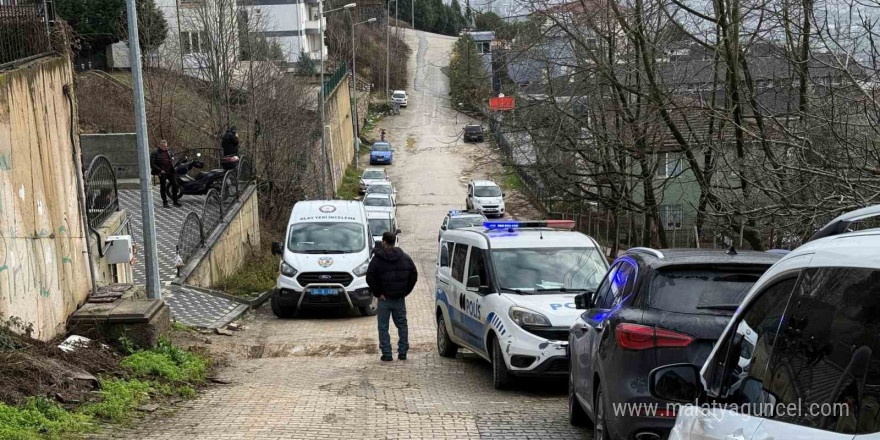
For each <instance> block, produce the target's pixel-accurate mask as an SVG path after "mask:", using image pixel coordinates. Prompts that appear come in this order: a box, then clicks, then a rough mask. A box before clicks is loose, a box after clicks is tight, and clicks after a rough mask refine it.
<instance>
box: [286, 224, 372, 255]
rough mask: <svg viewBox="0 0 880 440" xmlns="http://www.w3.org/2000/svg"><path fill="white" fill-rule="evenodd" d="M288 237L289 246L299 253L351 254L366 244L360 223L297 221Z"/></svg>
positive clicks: (292, 250)
mask: <svg viewBox="0 0 880 440" xmlns="http://www.w3.org/2000/svg"><path fill="white" fill-rule="evenodd" d="M288 237H289V239H288V241H287V248H288V249H290V251H291V252H293V253H297V254H350V253H355V252H360V251H362V250H363V249H364V247H365V246H366V243H365V242H364V226H363V225H362V224H359V223H297V224H295V225H291V226H290V233H289V234H288Z"/></svg>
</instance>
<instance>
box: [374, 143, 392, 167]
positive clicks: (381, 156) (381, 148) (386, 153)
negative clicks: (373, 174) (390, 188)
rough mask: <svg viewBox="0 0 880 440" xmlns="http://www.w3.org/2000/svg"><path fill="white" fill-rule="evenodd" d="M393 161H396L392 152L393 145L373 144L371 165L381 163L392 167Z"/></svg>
mask: <svg viewBox="0 0 880 440" xmlns="http://www.w3.org/2000/svg"><path fill="white" fill-rule="evenodd" d="M392 160H394V157H393V155H392V152H391V144H389V143H388V142H384V141H379V142H376V143H374V144H373V147H372V148H371V149H370V165H375V164H380V163H384V164H388V165H391V161H392Z"/></svg>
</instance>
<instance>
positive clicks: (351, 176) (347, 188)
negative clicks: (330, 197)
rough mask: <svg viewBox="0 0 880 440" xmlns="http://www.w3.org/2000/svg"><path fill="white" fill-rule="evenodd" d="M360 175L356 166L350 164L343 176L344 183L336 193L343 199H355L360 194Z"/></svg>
mask: <svg viewBox="0 0 880 440" xmlns="http://www.w3.org/2000/svg"><path fill="white" fill-rule="evenodd" d="M360 177H361V176H360V174H358V172H357V170H355V169H354V167H352V166H349V167H348V168H346V169H345V175H344V176H342V184H341V185H339V189H338V190H337V191H336V195H337V196H338V197H339V198H340V199H343V200H353V199H355V198H356V197H358V196H359V195H360V193H359V191H358V181H360Z"/></svg>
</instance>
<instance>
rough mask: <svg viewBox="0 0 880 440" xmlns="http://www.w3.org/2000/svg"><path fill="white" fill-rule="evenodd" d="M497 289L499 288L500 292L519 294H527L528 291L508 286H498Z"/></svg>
mask: <svg viewBox="0 0 880 440" xmlns="http://www.w3.org/2000/svg"><path fill="white" fill-rule="evenodd" d="M499 290H501V291H502V292H510V293H516V294H519V295H528V293H526V292H523V291H522V290H519V289H510V288H507V287H502V288H500V289H499Z"/></svg>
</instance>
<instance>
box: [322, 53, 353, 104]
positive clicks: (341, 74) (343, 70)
mask: <svg viewBox="0 0 880 440" xmlns="http://www.w3.org/2000/svg"><path fill="white" fill-rule="evenodd" d="M346 74H348V66H347V65H346V64H345V63H342V64H340V65H339V68H338V69H336V71H335V72H333V75H330V78H329V79H327V82H325V83H324V99H326V98H327V96H330V92H332V91H333V89H335V88H336V86H338V85H339V83H340V82H341V81H342V79H343V78H345V75H346ZM320 101H321V97H320V96H319V97H318V102H320Z"/></svg>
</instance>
